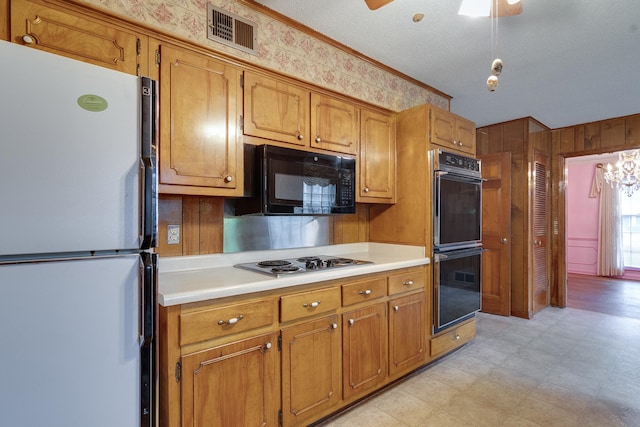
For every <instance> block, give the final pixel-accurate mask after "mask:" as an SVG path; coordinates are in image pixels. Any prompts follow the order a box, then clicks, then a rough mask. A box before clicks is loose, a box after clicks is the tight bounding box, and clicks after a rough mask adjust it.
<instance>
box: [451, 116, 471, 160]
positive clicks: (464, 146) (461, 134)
mask: <svg viewBox="0 0 640 427" xmlns="http://www.w3.org/2000/svg"><path fill="white" fill-rule="evenodd" d="M456 140H457V141H458V149H459V150H460V151H464V152H465V153H469V154H471V155H473V156H475V155H476V124H475V123H474V122H472V121H471V120H467V119H464V118H462V117H458V118H456Z"/></svg>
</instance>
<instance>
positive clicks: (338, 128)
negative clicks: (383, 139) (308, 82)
mask: <svg viewBox="0 0 640 427" xmlns="http://www.w3.org/2000/svg"><path fill="white" fill-rule="evenodd" d="M358 130H359V128H358V109H357V108H356V107H355V105H353V104H350V103H348V102H345V101H341V100H338V99H335V98H330V97H328V96H324V95H320V94H317V93H312V94H311V146H312V147H313V148H319V149H323V150H331V151H337V152H340V153H346V154H357V152H358Z"/></svg>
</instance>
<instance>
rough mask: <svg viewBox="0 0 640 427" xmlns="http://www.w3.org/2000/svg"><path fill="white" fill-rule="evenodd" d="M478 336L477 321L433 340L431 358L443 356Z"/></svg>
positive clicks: (458, 327)
mask: <svg viewBox="0 0 640 427" xmlns="http://www.w3.org/2000/svg"><path fill="white" fill-rule="evenodd" d="M475 336H476V319H473V320H472V321H470V322H468V323H464V324H462V325H460V326H457V327H454V328H452V329H451V330H450V331H448V332H446V333H444V334H442V335H440V336H438V337H435V338H432V339H431V357H436V356H440V355H443V354H445V353H447V352H449V351H451V350H453V349H455V348H457V347H460V346H461V345H462V344H464V343H466V342H468V341H470V340H472V339H473V338H475Z"/></svg>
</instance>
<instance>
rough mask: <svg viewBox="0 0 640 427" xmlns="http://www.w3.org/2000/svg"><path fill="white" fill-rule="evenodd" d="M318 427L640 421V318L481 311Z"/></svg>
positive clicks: (600, 426) (610, 426)
mask: <svg viewBox="0 0 640 427" xmlns="http://www.w3.org/2000/svg"><path fill="white" fill-rule="evenodd" d="M321 425H322V426H323V427H352V426H362V427H403V426H433V427H458V426H465V427H471V426H488V427H497V426H508V427H520V426H522V427H536V426H543V427H548V426H561V427H572V426H580V427H596V426H597V427H615V426H634V427H638V426H640V320H637V319H630V318H623V317H616V316H611V315H607V314H600V313H594V312H588V311H582V310H577V309H571V308H565V309H559V308H547V309H545V310H543V311H542V312H540V313H538V314H536V316H535V317H534V318H533V319H532V320H524V319H519V318H516V317H500V316H492V315H488V314H484V313H480V314H479V315H478V327H477V337H476V339H475V340H474V341H472V342H470V343H469V344H467V345H466V346H464V347H463V348H461V349H460V350H458V351H456V352H454V353H453V354H450V355H449V356H447V357H445V358H444V359H442V360H441V361H439V362H437V363H435V364H432V365H431V366H429V367H426V368H424V369H422V370H421V371H419V372H418V373H416V374H414V375H412V376H410V377H409V378H407V379H406V380H404V381H402V382H401V383H399V384H397V385H395V386H394V387H392V388H390V389H387V390H385V391H384V392H382V393H380V394H378V395H376V396H374V397H372V398H371V399H368V400H367V401H365V402H363V403H362V404H360V405H358V406H356V407H354V408H352V409H350V410H349V411H347V412H344V413H342V414H341V415H339V416H337V417H334V418H332V419H330V420H327V421H325V422H323V423H322V424H321Z"/></svg>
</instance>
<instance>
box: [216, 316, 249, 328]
mask: <svg viewBox="0 0 640 427" xmlns="http://www.w3.org/2000/svg"><path fill="white" fill-rule="evenodd" d="M242 319H244V314H239V315H238V317H232V318H231V319H229V320H218V325H220V326H222V325H235V324H236V323H238V322H239V321H241V320H242Z"/></svg>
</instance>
